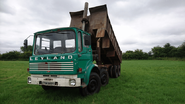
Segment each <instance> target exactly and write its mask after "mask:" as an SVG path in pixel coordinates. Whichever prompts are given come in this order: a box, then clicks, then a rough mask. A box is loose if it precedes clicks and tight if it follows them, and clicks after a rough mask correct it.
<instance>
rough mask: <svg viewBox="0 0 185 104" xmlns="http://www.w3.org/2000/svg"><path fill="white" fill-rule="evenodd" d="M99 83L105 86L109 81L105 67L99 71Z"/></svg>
mask: <svg viewBox="0 0 185 104" xmlns="http://www.w3.org/2000/svg"><path fill="white" fill-rule="evenodd" d="M100 77H101V85H102V86H106V85H107V84H108V83H109V75H108V72H107V71H106V70H105V69H102V70H101V71H100Z"/></svg>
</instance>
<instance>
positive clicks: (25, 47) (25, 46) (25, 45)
mask: <svg viewBox="0 0 185 104" xmlns="http://www.w3.org/2000/svg"><path fill="white" fill-rule="evenodd" d="M27 47H28V40H27V39H25V40H24V49H27Z"/></svg>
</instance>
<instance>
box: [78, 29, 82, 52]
mask: <svg viewBox="0 0 185 104" xmlns="http://www.w3.org/2000/svg"><path fill="white" fill-rule="evenodd" d="M78 51H79V52H81V51H82V36H81V33H80V32H78Z"/></svg>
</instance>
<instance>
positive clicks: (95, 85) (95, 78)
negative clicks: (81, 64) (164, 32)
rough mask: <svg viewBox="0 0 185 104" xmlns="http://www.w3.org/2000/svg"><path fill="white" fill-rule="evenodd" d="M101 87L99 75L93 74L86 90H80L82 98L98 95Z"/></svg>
mask: <svg viewBox="0 0 185 104" xmlns="http://www.w3.org/2000/svg"><path fill="white" fill-rule="evenodd" d="M100 87H101V80H100V77H99V75H98V74H97V73H94V72H92V73H91V75H90V78H89V84H88V85H87V87H85V88H80V94H81V95H82V96H87V95H91V94H94V93H98V92H99V91H100Z"/></svg>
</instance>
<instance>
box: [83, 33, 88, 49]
mask: <svg viewBox="0 0 185 104" xmlns="http://www.w3.org/2000/svg"><path fill="white" fill-rule="evenodd" d="M85 36H86V34H83V45H84V46H85V47H87V48H88V47H89V46H88V45H85V39H84V37H85Z"/></svg>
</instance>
